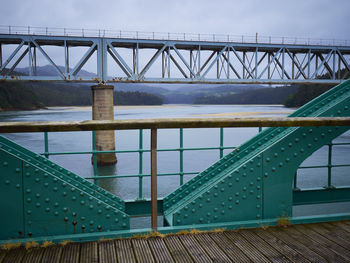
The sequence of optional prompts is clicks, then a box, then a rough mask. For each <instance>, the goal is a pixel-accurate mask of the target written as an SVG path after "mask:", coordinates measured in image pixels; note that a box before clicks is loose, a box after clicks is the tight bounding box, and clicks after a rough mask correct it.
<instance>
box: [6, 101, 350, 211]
mask: <svg viewBox="0 0 350 263" xmlns="http://www.w3.org/2000/svg"><path fill="white" fill-rule="evenodd" d="M292 112H293V109H289V108H285V107H283V106H280V105H163V106H117V107H115V119H150V118H200V117H202V118H204V117H205V118H216V117H227V118H230V117H232V118H233V117H282V116H286V115H288V114H290V113H292ZM91 115H92V114H91V107H53V108H49V109H46V110H36V111H11V112H1V113H0V122H4V121H72V120H90V119H91ZM257 132H258V128H225V129H224V146H238V145H240V144H242V143H243V142H244V141H246V140H248V139H249V138H251V137H252V136H254V135H255V134H257ZM219 134H220V130H219V129H217V128H215V129H214V128H213V129H184V147H185V148H188V147H217V146H219V142H220V139H219ZM5 136H6V137H8V138H10V139H11V140H14V141H15V142H17V143H19V144H21V145H22V146H25V147H28V148H29V149H31V150H33V151H35V152H39V153H42V152H44V140H43V139H44V135H43V133H24V134H5ZM138 138H139V131H137V130H132V131H116V147H117V150H137V149H138V147H139V141H138ZM149 138H150V134H149V131H148V130H145V131H144V133H143V141H144V145H143V147H144V149H149V141H150V139H149ZM91 141H92V140H91V132H60V133H49V151H50V152H67V151H90V150H91V148H92V147H91V144H92V143H91ZM334 142H350V132H347V133H345V134H343V135H342V136H340V137H339V138H337V139H336V140H335V141H334ZM178 147H179V129H167V130H159V132H158V148H159V149H164V148H178ZM333 148H334V151H333V153H332V162H333V164H345V163H350V162H349V159H350V158H349V156H350V154H349V153H350V145H345V146H344V145H342V146H334V147H333ZM229 151H230V150H225V151H224V153H225V154H227V153H228V152H229ZM117 157H118V163H117V165H113V166H110V167H101V168H99V175H112V174H117V175H124V174H138V171H139V166H138V163H139V159H138V153H119V154H118V156H117ZM50 159H51V160H53V161H55V162H57V163H58V164H60V165H62V166H63V167H65V168H67V169H69V170H71V171H73V172H75V173H77V174H78V175H80V176H82V177H89V176H93V167H92V165H91V155H89V154H85V155H83V154H81V155H62V156H50ZM218 159H219V151H218V150H207V151H185V152H184V171H185V172H199V171H201V170H203V169H205V168H206V167H208V166H209V165H210V164H212V163H214V162H215V161H217V160H218ZM327 161H328V148H327V147H323V148H321V149H320V150H318V151H317V152H315V153H314V154H313V155H312V156H311V157H309V158H308V159H307V160H305V162H304V163H303V164H302V166H309V165H326V164H327ZM143 169H144V170H143V172H144V173H149V153H144V158H143ZM178 171H179V152H160V153H158V172H159V173H172V172H178ZM192 176H193V175H185V177H184V182H186V181H188V180H189V179H190V178H191V177H192ZM149 181H150V180H149V177H145V178H144V179H143V197H145V198H148V197H149V196H150V184H149ZM332 181H333V185H335V186H340V185H350V176H349V167H339V168H333V169H332ZM179 182H180V179H179V176H161V177H159V179H158V195H159V197H163V196H165V195H167V194H168V193H170V192H171V191H173V190H174V189H176V188H177V187H178V186H179ZM98 184H99V185H100V186H102V187H104V188H105V189H107V190H108V191H110V192H112V193H114V194H117V195H118V196H120V197H121V198H123V199H125V200H126V199H136V198H137V197H138V188H139V187H138V178H117V179H107V180H99V181H98ZM326 184H327V168H317V169H299V171H298V185H297V186H298V187H301V188H314V187H323V186H324V185H326ZM310 207H311V208H310ZM324 209H327V213H330V212H334V213H335V212H342V211H344V209H345V210H347V211H349V210H350V205H349V203H339V204H337V205H333V206H329V205H327V206H325V205H318V206H303V207H297V208H295V209H294V215H301V214H306V213H314V214H315V213H316V214H317V213H322V211H323V210H324ZM329 211H330V212H329Z"/></svg>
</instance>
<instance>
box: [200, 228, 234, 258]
mask: <svg viewBox="0 0 350 263" xmlns="http://www.w3.org/2000/svg"><path fill="white" fill-rule="evenodd" d="M222 235H223V234H222ZM195 238H196V239H197V240H198V241H199V243H200V244H201V245H202V247H203V248H204V250H205V251H206V252H207V253H208V255H209V257H211V259H212V260H213V261H214V262H231V259H230V258H229V257H228V256H227V255H226V254H225V253H224V251H222V250H221V248H220V247H219V246H218V245H217V244H216V243H215V241H214V240H213V239H211V238H210V236H209V235H208V234H199V235H195Z"/></svg>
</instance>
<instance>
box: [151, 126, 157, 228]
mask: <svg viewBox="0 0 350 263" xmlns="http://www.w3.org/2000/svg"><path fill="white" fill-rule="evenodd" d="M151 203H152V216H151V222H152V229H153V230H157V217H158V216H157V209H158V208H157V129H154V128H153V129H151Z"/></svg>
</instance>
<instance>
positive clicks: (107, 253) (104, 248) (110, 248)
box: [98, 240, 117, 263]
mask: <svg viewBox="0 0 350 263" xmlns="http://www.w3.org/2000/svg"><path fill="white" fill-rule="evenodd" d="M98 251H99V253H98V254H99V258H100V262H101V263H108V262H111V263H113V262H117V255H116V250H115V246H114V241H113V240H108V241H100V242H99V243H98Z"/></svg>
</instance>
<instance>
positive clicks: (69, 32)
mask: <svg viewBox="0 0 350 263" xmlns="http://www.w3.org/2000/svg"><path fill="white" fill-rule="evenodd" d="M0 34H13V35H16V34H17V35H43V36H76V37H110V38H128V39H149V40H178V41H179V40H184V41H213V42H238V43H261V44H301V45H332V46H349V45H350V40H346V39H322V38H305V37H283V36H273V37H271V36H260V35H258V34H256V35H254V36H245V35H229V34H200V33H171V32H144V31H122V30H106V29H84V28H58V27H32V26H10V25H0Z"/></svg>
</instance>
